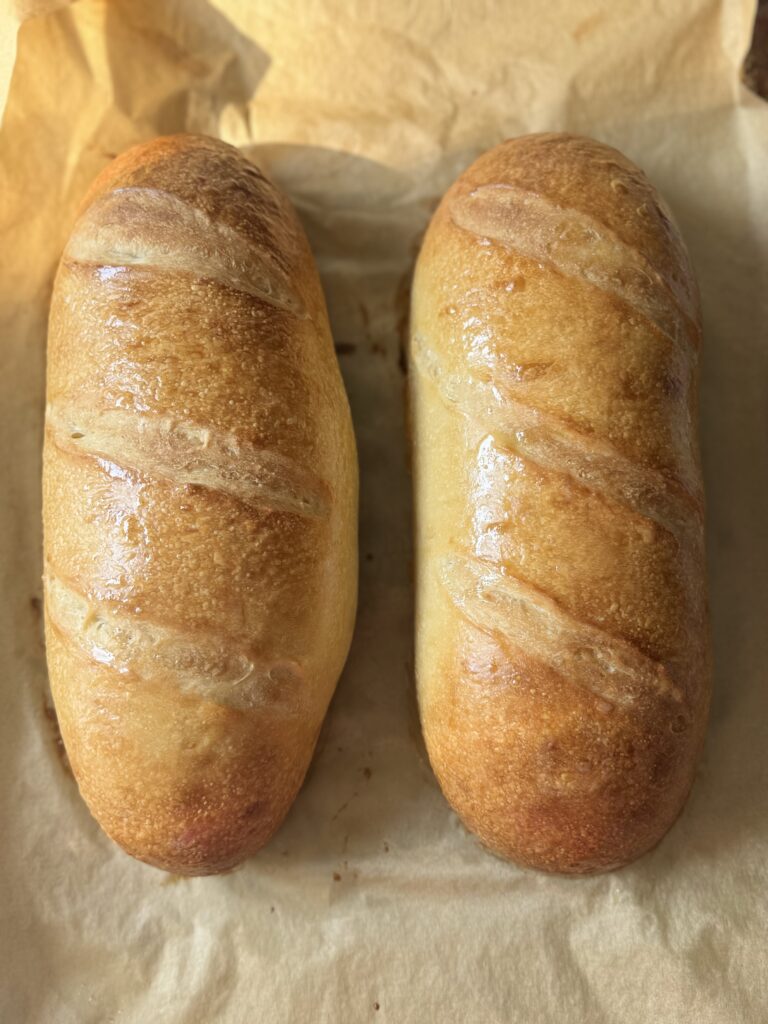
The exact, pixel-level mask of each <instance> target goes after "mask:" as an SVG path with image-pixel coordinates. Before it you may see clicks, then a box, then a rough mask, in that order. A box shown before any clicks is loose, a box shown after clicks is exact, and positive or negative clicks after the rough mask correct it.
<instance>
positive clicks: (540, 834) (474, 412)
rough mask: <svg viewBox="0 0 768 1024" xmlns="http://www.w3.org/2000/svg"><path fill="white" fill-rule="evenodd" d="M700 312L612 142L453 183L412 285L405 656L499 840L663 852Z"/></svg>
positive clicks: (523, 159)
mask: <svg viewBox="0 0 768 1024" xmlns="http://www.w3.org/2000/svg"><path fill="white" fill-rule="evenodd" d="M699 344H700V315H699V303H698V294H697V290H696V285H695V282H694V279H693V275H692V272H691V268H690V266H689V263H688V259H687V256H686V252H685V249H684V246H683V243H682V241H681V239H680V236H679V234H678V232H677V229H676V228H675V226H674V224H673V223H672V221H671V217H670V214H669V211H668V210H667V208H666V207H665V206H664V204H663V202H662V201H661V200H660V198H659V196H658V195H657V193H656V192H655V191H654V189H653V188H652V186H651V185H650V184H649V182H648V180H647V179H646V178H645V176H644V175H643V174H642V173H641V172H640V171H639V170H638V169H637V168H636V167H635V166H634V165H633V164H631V163H630V162H629V161H628V160H626V159H625V158H624V157H623V156H622V155H621V154H620V153H618V152H616V151H615V150H613V149H610V148H609V147H607V146H604V145H601V144H600V143H597V142H594V141H592V140H591V139H585V138H580V137H577V136H573V135H553V134H550V135H532V136H528V137H525V138H520V139H516V140H513V141H510V142H506V143H504V144H502V145H500V146H498V147H497V148H496V149H493V150H491V151H490V152H488V153H486V154H485V155H484V156H482V157H480V159H479V160H477V161H476V163H474V164H473V165H472V167H470V168H469V170H468V171H466V173H465V174H463V175H462V176H461V177H460V178H459V180H458V181H457V182H456V183H455V184H454V185H453V186H452V188H451V189H450V190H449V191H448V193H447V194H446V196H445V198H444V199H443V201H442V203H441V205H440V207H439V209H438V210H437V212H436V214H435V216H434V218H433V220H432V223H431V225H430V227H429V230H428V232H427V236H426V239H425V241H424V245H423V248H422V251H421V255H420V257H419V261H418V266H417V270H416V276H415V281H414V287H413V307H412V335H411V382H412V383H411V400H412V419H413V431H414V437H413V461H414V473H415V492H416V553H417V620H416V643H417V652H416V671H417V680H418V694H419V704H420V711H421V716H422V723H423V727H424V734H425V737H426V743H427V748H428V751H429V756H430V759H431V761H432V765H433V767H434V769H435V772H436V774H437V777H438V779H439V781H440V784H441V786H442V788H443V790H444V792H445V795H446V797H447V798H448V800H449V801H450V803H451V804H452V805H453V807H454V808H455V809H456V810H457V812H458V813H459V815H460V816H461V818H462V819H463V820H464V822H465V823H466V825H467V826H468V827H469V828H470V829H471V830H472V831H473V832H475V833H476V834H477V835H478V836H479V837H480V839H481V840H482V841H483V842H484V843H485V844H486V845H487V846H488V847H489V848H490V849H491V850H493V851H495V852H496V853H498V854H501V855H502V856H505V857H510V858H512V859H514V860H516V861H518V862H520V863H523V864H528V865H532V866H535V867H538V868H543V869H546V870H550V871H561V872H576V873H586V872H592V871H600V870H606V869H609V868H613V867H617V866H619V865H621V864H624V863H626V862H627V861H630V860H632V859H633V858H634V857H637V856H639V855H640V854H642V853H643V852H644V851H646V850H648V849H649V848H650V847H652V846H653V845H654V844H655V843H656V842H657V841H658V840H659V839H660V838H661V837H662V836H663V835H664V833H665V832H666V830H667V829H668V828H669V827H670V825H671V824H672V822H673V821H674V820H675V818H676V817H677V815H678V813H679V812H680V809H681V807H682V805H683V802H684V800H685V797H686V795H687V793H688V790H689V788H690V786H691V782H692V779H693V775H694V770H695V764H696V759H697V756H698V753H699V750H700V747H701V744H702V739H703V734H704V729H705V723H706V717H707V708H708V701H709V664H708V639H707V625H706V599H705V590H704V548H703V496H702V485H701V476H700V468H699V455H698V446H697V437H696V421H697V362H698V354H699Z"/></svg>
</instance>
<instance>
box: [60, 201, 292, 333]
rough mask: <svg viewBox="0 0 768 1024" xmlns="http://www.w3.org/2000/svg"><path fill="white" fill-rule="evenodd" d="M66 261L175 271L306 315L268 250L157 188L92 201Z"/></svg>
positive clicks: (77, 230) (73, 239)
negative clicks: (215, 282) (204, 279)
mask: <svg viewBox="0 0 768 1024" xmlns="http://www.w3.org/2000/svg"><path fill="white" fill-rule="evenodd" d="M65 258H69V259H71V260H75V261H77V262H80V263H92V264H96V265H97V266H112V265H114V266H147V267H155V268H158V269H161V270H162V269H165V270H178V271H182V272H184V273H189V274H194V275H196V276H197V277H201V278H208V279H210V280H213V281H218V282H219V283H221V284H224V285H226V286H227V287H228V288H233V289H235V290H236V291H241V292H246V293H247V294H248V295H253V296H254V297H255V298H257V299H261V300H262V301H264V302H267V303H269V304H270V305H272V306H275V307H277V308H278V309H282V310H284V311H285V312H288V313H292V314H293V315H295V316H298V317H302V318H306V316H307V314H306V312H305V310H304V305H303V303H302V301H301V299H300V298H299V296H298V295H297V294H296V291H295V289H294V288H293V287H292V285H291V283H290V281H289V279H288V277H287V276H286V275H285V273H284V272H283V271H282V270H281V269H280V268H279V267H278V266H277V264H276V263H275V262H274V260H272V259H270V257H269V254H268V252H266V251H264V250H263V249H260V248H258V247H257V246H254V245H252V244H251V243H250V242H249V241H248V240H247V239H246V238H244V237H243V236H242V235H240V234H238V232H237V231H234V230H233V229H232V228H230V227H229V226H228V225H226V224H221V223H216V222H214V221H212V220H211V219H210V218H209V217H208V216H207V215H206V214H205V213H203V211H202V210H198V209H196V208H195V207H193V206H190V205H189V203H186V202H184V200H182V199H180V198H179V197H178V196H175V195H173V194H172V193H170V192H164V191H162V190H159V189H150V188H122V189H115V190H114V191H112V192H108V193H106V194H105V195H104V196H101V197H99V198H98V199H96V200H95V201H94V202H93V203H92V204H91V205H90V206H89V207H88V209H87V210H86V211H85V212H84V213H83V215H82V216H81V217H80V218H79V220H78V221H77V223H76V224H75V228H74V231H73V232H72V235H71V236H70V239H69V242H68V244H67V248H66V250H65Z"/></svg>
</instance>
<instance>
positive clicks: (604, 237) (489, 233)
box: [450, 185, 699, 343]
mask: <svg viewBox="0 0 768 1024" xmlns="http://www.w3.org/2000/svg"><path fill="white" fill-rule="evenodd" d="M450 215H451V218H452V220H453V222H454V224H456V225H457V227H459V228H462V229H464V230H465V231H469V232H471V233H472V234H475V235H479V236H481V237H484V238H491V239H493V240H494V241H497V242H500V243H501V244H502V245H505V246H508V247H510V248H513V249H515V250H516V251H517V252H519V253H520V254H521V255H523V256H526V257H528V258H530V259H534V260H537V261H542V262H546V263H549V264H550V265H551V266H553V267H554V268H555V269H556V270H558V271H559V272H560V273H562V274H564V275H565V276H566V277H571V278H575V279H577V280H581V281H585V282H586V283H588V284H591V285H593V286H594V287H596V288H598V289H600V290H601V291H604V292H607V293H608V294H610V295H613V296H615V297H616V298H618V299H620V300H621V301H622V302H624V303H626V305H628V306H630V307H631V308H632V309H634V310H635V311H636V312H637V313H638V314H640V315H642V316H643V317H645V318H646V319H648V320H650V321H651V323H653V324H654V325H655V326H656V327H657V328H658V329H659V330H660V331H661V332H662V333H663V334H665V335H666V336H667V337H668V338H669V339H670V340H671V341H672V342H677V341H678V339H679V338H680V337H683V338H685V339H687V341H688V342H689V343H691V342H693V343H695V342H696V340H697V339H698V335H699V330H698V325H697V319H696V305H695V298H694V297H693V296H691V294H690V293H689V292H688V291H687V290H686V289H685V288H684V287H683V286H682V285H678V284H676V283H673V285H672V290H670V288H669V287H668V286H667V284H666V283H665V281H664V279H663V278H662V276H661V275H660V274H659V273H658V271H657V270H655V268H654V267H653V266H652V264H651V263H650V262H649V261H648V260H647V259H646V258H645V256H643V254H642V253H641V252H639V251H638V250H637V249H634V248H632V247H631V246H628V245H626V244H625V243H624V242H622V241H621V239H619V238H618V237H617V236H616V235H615V234H614V233H613V232H612V231H610V230H609V229H608V228H607V227H606V226H605V225H604V224H601V223H600V222H599V221H597V220H595V219H594V218H592V217H590V216H588V215H587V214H584V213H581V212H579V211H577V210H572V209H565V208H562V207H558V206H556V205H554V204H553V203H552V202H550V201H549V200H548V199H545V198H544V197H543V196H540V195H538V194H537V193H534V192H528V191H525V190H524V189H518V188H515V187H514V186H512V185H483V186H481V187H480V188H477V189H475V190H474V191H473V192H470V193H469V194H467V195H461V196H457V197H456V198H454V199H453V200H452V201H451V204H450Z"/></svg>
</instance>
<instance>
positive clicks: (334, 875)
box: [333, 871, 341, 882]
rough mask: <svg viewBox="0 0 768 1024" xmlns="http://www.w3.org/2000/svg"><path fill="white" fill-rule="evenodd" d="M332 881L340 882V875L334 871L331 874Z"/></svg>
mask: <svg viewBox="0 0 768 1024" xmlns="http://www.w3.org/2000/svg"><path fill="white" fill-rule="evenodd" d="M333 880H334V882H340V881H341V875H340V874H339V872H338V871H334V872H333Z"/></svg>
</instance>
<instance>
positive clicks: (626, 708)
mask: <svg viewBox="0 0 768 1024" xmlns="http://www.w3.org/2000/svg"><path fill="white" fill-rule="evenodd" d="M704 674H705V670H704V669H702V675H704ZM600 682H601V681H600V680H599V679H595V680H594V683H595V688H594V690H592V689H590V688H588V686H587V685H585V684H584V682H583V681H580V682H579V683H576V682H574V680H573V679H572V678H571V679H568V678H567V677H566V676H564V675H561V674H560V673H558V672H557V671H554V670H553V669H552V668H551V667H548V666H545V665H542V664H541V663H537V661H536V659H535V658H533V657H530V656H529V657H526V656H525V655H518V656H517V657H510V654H509V651H508V650H507V649H505V645H504V644H503V642H502V643H500V642H499V639H498V638H492V637H490V636H488V635H485V634H482V633H481V632H480V631H478V630H475V629H474V628H473V627H471V626H470V625H469V624H467V623H463V624H460V625H459V626H458V628H456V630H455V647H454V649H453V654H452V655H451V656H450V657H449V659H448V660H447V661H446V662H445V663H444V669H443V672H442V675H441V678H440V681H439V686H440V687H441V688H443V689H444V691H445V692H450V693H452V694H453V698H452V700H451V701H450V702H444V701H441V700H440V699H439V697H436V694H437V693H438V692H439V691H438V688H437V687H436V686H434V685H433V686H432V687H431V688H430V689H429V690H428V691H427V693H426V694H425V693H424V692H422V698H421V717H422V724H423V728H424V735H425V741H426V745H427V751H428V754H429V759H430V762H431V764H432V767H433V770H434V772H435V775H436V777H437V779H438V782H439V783H440V787H441V789H442V791H443V793H444V795H445V797H446V799H447V800H448V802H449V804H450V805H451V806H452V808H453V809H454V810H455V811H456V813H457V814H458V816H459V818H460V819H461V820H462V822H463V824H464V825H465V826H466V827H467V829H468V830H469V831H470V832H472V833H473V834H474V835H476V836H477V837H478V839H479V840H480V841H481V843H482V844H483V845H484V846H485V847H486V848H487V849H489V850H490V851H491V852H492V853H494V854H496V855H497V856H499V857H502V858H504V859H506V860H510V861H513V862H515V863H517V864H519V865H521V866H524V867H530V868H535V869H538V870H540V871H546V872H551V873H556V874H567V875H591V874H597V873H600V872H605V871H612V870H615V869H616V868H620V867H623V866H624V865H626V864H629V863H631V862H632V861H634V860H637V858H639V857H641V856H643V854H645V853H647V852H648V851H649V850H651V849H653V847H655V846H656V845H657V844H658V843H659V842H660V841H661V840H662V839H663V838H664V836H665V835H666V833H667V832H668V831H669V829H670V828H671V827H672V825H673V824H674V822H675V821H676V820H677V818H678V817H679V815H680V813H681V811H682V809H683V807H684V805H685V802H686V799H687V797H688V794H689V792H690V789H691V786H692V784H693V780H694V776H695V771H696V764H697V761H698V758H699V755H700V752H701V747H702V744H703V740H704V732H705V728H706V722H707V713H708V696H707V694H704V699H703V701H701V702H700V703H698V704H696V705H692V704H690V703H688V702H687V701H685V700H684V699H682V698H681V696H680V694H679V693H678V692H676V691H671V690H670V691H661V690H659V691H656V692H652V691H649V692H646V693H644V694H643V695H641V696H639V697H638V698H636V699H629V698H627V699H622V697H621V695H620V694H618V693H613V694H609V695H606V694H605V693H601V692H599V690H600Z"/></svg>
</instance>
